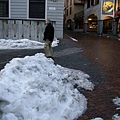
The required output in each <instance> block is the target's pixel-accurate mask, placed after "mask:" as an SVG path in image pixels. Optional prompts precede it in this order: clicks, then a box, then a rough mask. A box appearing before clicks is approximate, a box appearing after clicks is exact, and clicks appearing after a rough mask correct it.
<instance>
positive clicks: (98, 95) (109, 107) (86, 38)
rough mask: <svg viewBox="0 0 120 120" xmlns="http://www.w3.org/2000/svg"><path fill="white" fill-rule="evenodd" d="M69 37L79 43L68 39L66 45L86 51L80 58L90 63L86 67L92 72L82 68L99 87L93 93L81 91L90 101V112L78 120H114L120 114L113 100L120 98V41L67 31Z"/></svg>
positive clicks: (80, 54) (79, 54)
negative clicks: (99, 119)
mask: <svg viewBox="0 0 120 120" xmlns="http://www.w3.org/2000/svg"><path fill="white" fill-rule="evenodd" d="M65 34H67V35H69V36H71V37H73V38H75V39H77V40H78V42H74V41H72V40H70V38H67V37H66V39H64V42H65V41H66V42H68V43H72V44H74V45H75V46H76V47H78V48H80V49H81V50H83V52H80V53H78V54H77V56H81V58H82V59H85V61H87V63H85V64H86V66H87V67H88V69H87V68H85V69H83V68H79V69H82V71H84V72H85V73H87V74H89V75H90V76H91V81H92V82H93V83H94V84H95V85H96V86H95V89H94V90H93V91H81V92H82V93H83V94H84V95H85V96H86V98H87V99H88V109H87V111H85V113H84V114H83V116H82V117H80V118H79V119H78V120H90V119H92V118H95V117H101V118H103V119H104V120H112V116H113V115H114V114H116V113H118V114H119V115H120V110H116V108H117V106H116V105H114V103H113V101H112V99H114V98H115V97H120V41H119V40H117V39H116V38H114V37H113V38H112V37H111V38H108V37H105V36H104V37H100V36H97V35H89V34H83V33H76V32H71V31H65ZM78 59H79V58H78ZM78 63H79V61H78ZM81 64H82V63H81ZM82 67H84V66H82Z"/></svg>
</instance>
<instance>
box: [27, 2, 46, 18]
mask: <svg viewBox="0 0 120 120" xmlns="http://www.w3.org/2000/svg"><path fill="white" fill-rule="evenodd" d="M44 14H45V18H34V17H30V0H27V19H39V20H45V19H47V0H45V13H44Z"/></svg>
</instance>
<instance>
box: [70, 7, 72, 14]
mask: <svg viewBox="0 0 120 120" xmlns="http://www.w3.org/2000/svg"><path fill="white" fill-rule="evenodd" d="M71 14H72V7H70V15H71Z"/></svg>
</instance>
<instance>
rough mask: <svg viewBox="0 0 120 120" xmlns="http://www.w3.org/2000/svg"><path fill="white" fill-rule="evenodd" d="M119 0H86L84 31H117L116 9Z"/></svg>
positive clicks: (100, 32)
mask: <svg viewBox="0 0 120 120" xmlns="http://www.w3.org/2000/svg"><path fill="white" fill-rule="evenodd" d="M118 2H119V0H85V5H84V32H97V34H99V35H101V34H103V33H112V34H116V33H117V27H118V25H117V24H118V21H116V20H115V10H116V9H117V8H118V6H119V4H118Z"/></svg>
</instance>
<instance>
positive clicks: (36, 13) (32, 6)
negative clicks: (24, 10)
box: [29, 0, 46, 19]
mask: <svg viewBox="0 0 120 120" xmlns="http://www.w3.org/2000/svg"><path fill="white" fill-rule="evenodd" d="M45 1H46V0H30V1H29V17H30V18H40V19H45Z"/></svg>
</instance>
